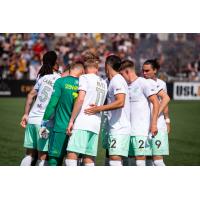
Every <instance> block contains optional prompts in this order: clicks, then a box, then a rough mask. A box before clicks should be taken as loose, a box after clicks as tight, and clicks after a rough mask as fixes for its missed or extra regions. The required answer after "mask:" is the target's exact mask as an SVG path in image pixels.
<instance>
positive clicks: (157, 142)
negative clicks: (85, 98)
mask: <svg viewBox="0 0 200 200" xmlns="http://www.w3.org/2000/svg"><path fill="white" fill-rule="evenodd" d="M155 144H156V146H157V147H158V149H159V148H160V145H161V141H160V140H156V141H155Z"/></svg>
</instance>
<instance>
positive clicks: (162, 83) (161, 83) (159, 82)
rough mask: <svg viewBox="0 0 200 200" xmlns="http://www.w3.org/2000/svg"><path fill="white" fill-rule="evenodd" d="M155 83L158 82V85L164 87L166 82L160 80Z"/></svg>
mask: <svg viewBox="0 0 200 200" xmlns="http://www.w3.org/2000/svg"><path fill="white" fill-rule="evenodd" d="M157 82H158V84H160V85H163V86H166V82H165V81H163V80H161V79H159V78H158V79H157Z"/></svg>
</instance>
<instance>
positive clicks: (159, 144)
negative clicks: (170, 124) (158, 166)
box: [151, 132, 169, 156]
mask: <svg viewBox="0 0 200 200" xmlns="http://www.w3.org/2000/svg"><path fill="white" fill-rule="evenodd" d="M151 148H152V155H153V156H162V155H163V156H164V155H169V142H168V133H167V132H165V133H164V132H158V133H157V135H156V136H155V137H154V138H152V140H151Z"/></svg>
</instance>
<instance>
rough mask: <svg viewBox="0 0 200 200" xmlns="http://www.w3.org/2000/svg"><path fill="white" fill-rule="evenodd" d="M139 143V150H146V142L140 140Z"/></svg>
mask: <svg viewBox="0 0 200 200" xmlns="http://www.w3.org/2000/svg"><path fill="white" fill-rule="evenodd" d="M139 143H140V146H139V148H140V149H143V148H144V141H143V140H139Z"/></svg>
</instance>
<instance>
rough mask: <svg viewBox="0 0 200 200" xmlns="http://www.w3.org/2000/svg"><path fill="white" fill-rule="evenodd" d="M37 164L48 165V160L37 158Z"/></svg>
mask: <svg viewBox="0 0 200 200" xmlns="http://www.w3.org/2000/svg"><path fill="white" fill-rule="evenodd" d="M36 166H48V162H47V160H37V163H36Z"/></svg>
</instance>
